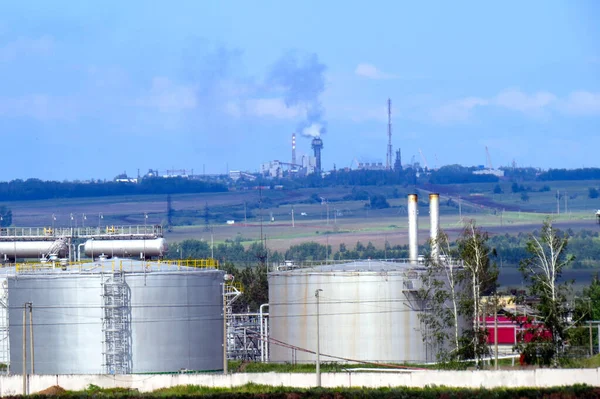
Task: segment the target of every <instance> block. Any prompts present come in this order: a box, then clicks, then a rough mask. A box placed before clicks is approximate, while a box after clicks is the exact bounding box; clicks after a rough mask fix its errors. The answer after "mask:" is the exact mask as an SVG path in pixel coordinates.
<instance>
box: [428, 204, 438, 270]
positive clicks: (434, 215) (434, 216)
mask: <svg viewBox="0 0 600 399" xmlns="http://www.w3.org/2000/svg"><path fill="white" fill-rule="evenodd" d="M429 221H430V225H431V227H430V238H431V258H432V259H433V260H434V261H437V260H438V258H439V256H440V245H439V243H438V233H439V231H440V195H439V194H435V193H432V194H429Z"/></svg>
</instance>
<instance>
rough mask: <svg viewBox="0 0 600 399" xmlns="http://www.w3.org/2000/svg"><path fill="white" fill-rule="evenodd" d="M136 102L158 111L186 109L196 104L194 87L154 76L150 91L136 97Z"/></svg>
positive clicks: (193, 107)
mask: <svg viewBox="0 0 600 399" xmlns="http://www.w3.org/2000/svg"><path fill="white" fill-rule="evenodd" d="M136 103H137V105H139V106H142V107H149V108H157V109H158V110H159V111H160V112H181V111H187V110H192V109H195V108H196V107H197V105H198V102H197V99H196V89H195V88H194V87H191V86H183V85H178V84H175V83H174V82H172V81H171V80H170V79H168V78H165V77H155V78H154V79H153V80H152V88H151V89H150V92H149V93H148V94H147V95H145V96H143V97H140V98H138V100H137V101H136Z"/></svg>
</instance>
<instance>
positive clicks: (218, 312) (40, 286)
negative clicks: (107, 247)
mask: <svg viewBox="0 0 600 399" xmlns="http://www.w3.org/2000/svg"><path fill="white" fill-rule="evenodd" d="M125 262H126V261H123V263H124V264H125ZM127 262H128V263H127V264H126V265H125V266H124V267H123V270H124V271H125V272H124V273H122V274H121V273H120V272H119V266H118V264H119V261H115V262H113V261H109V260H104V261H102V262H94V263H86V264H83V266H82V267H84V268H85V269H75V268H69V269H67V270H61V269H60V268H57V269H48V270H45V271H43V272H41V273H38V272H30V273H19V274H14V273H13V274H12V275H10V274H9V275H8V276H7V277H6V279H7V287H8V288H7V292H8V301H9V303H10V304H11V305H10V308H9V337H10V340H9V341H10V367H11V371H12V372H14V373H20V372H21V370H22V367H23V366H22V344H23V341H22V338H23V334H22V324H23V322H22V317H23V304H24V303H26V302H31V303H32V305H33V330H34V343H35V348H34V354H35V372H36V374H113V373H115V374H119V373H122V372H125V373H163V372H165V373H169V372H179V371H181V370H189V371H216V370H222V368H223V350H222V345H221V344H222V342H223V297H222V283H223V276H224V274H225V273H224V272H223V271H220V270H216V269H199V268H188V267H180V266H167V265H165V264H164V263H162V264H159V263H158V262H141V261H127ZM13 270H14V268H13ZM113 270H114V271H115V273H117V274H113ZM110 287H112V288H115V287H117V288H118V289H114V290H112V291H111V289H110ZM28 317H29V316H28ZM28 331H29V327H28ZM28 334H29V332H27V335H28ZM108 355H113V356H114V357H112V358H111V357H108ZM30 356H31V354H30V353H29V342H28V343H27V362H28V363H29V360H30ZM119 358H120V359H121V361H122V363H118V362H116V360H114V359H119ZM113 361H114V363H113ZM27 367H28V370H29V367H30V366H29V364H28V365H27Z"/></svg>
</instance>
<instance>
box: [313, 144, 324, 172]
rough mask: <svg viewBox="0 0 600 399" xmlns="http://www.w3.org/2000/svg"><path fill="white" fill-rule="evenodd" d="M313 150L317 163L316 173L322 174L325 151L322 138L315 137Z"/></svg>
mask: <svg viewBox="0 0 600 399" xmlns="http://www.w3.org/2000/svg"><path fill="white" fill-rule="evenodd" d="M312 149H313V150H314V152H315V159H316V162H317V165H316V169H315V172H316V173H317V174H320V173H321V150H322V149H323V140H321V138H320V137H315V138H314V139H312Z"/></svg>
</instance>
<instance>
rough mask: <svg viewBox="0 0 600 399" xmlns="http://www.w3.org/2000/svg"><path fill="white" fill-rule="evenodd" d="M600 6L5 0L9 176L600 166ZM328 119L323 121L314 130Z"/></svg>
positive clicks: (1, 81)
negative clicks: (391, 159) (308, 165)
mask: <svg viewBox="0 0 600 399" xmlns="http://www.w3.org/2000/svg"><path fill="white" fill-rule="evenodd" d="M599 18H600V3H598V2H596V1H593V0H590V1H553V0H549V1H528V2H518V1H507V2H498V3H493V4H492V3H491V2H481V1H457V2H446V1H431V2H408V1H389V2H388V1H373V2H364V1H241V0H240V1H171V2H166V1H133V0H132V1H126V2H123V1H102V2H75V1H70V0H69V1H60V0H56V1H53V2H45V1H31V2H27V3H25V2H3V3H2V5H0V134H1V135H2V138H3V140H2V143H3V146H2V149H3V151H2V164H3V167H2V168H0V180H11V179H15V178H29V177H36V178H41V179H53V180H64V179H89V178H108V179H110V178H112V177H114V176H115V175H116V174H118V173H121V172H123V171H127V172H128V173H129V174H130V175H135V174H137V170H138V168H139V169H140V170H141V171H142V172H145V171H146V170H147V169H149V168H153V169H159V170H166V169H171V168H176V169H183V168H185V169H194V171H195V172H200V171H201V170H202V169H203V168H204V169H205V171H206V173H223V172H225V171H226V170H227V168H229V169H241V170H249V171H254V170H257V169H258V168H259V165H260V164H261V163H262V162H266V161H269V160H274V159H279V160H282V161H289V160H290V159H291V134H292V133H293V132H296V133H297V134H298V139H297V140H298V154H299V156H300V155H301V154H303V153H304V154H308V153H310V138H309V137H303V133H307V134H309V133H311V132H313V133H314V132H315V131H321V132H322V138H323V142H324V150H323V164H324V167H325V168H327V169H329V168H332V167H333V165H334V164H335V165H336V166H337V167H338V168H342V167H346V166H350V164H351V163H352V161H353V160H354V159H357V160H359V161H368V162H377V161H379V162H385V151H386V144H387V135H386V131H387V126H386V123H387V114H386V101H387V98H388V97H390V98H391V99H392V104H393V117H392V122H393V146H394V148H398V147H400V148H401V149H402V154H403V158H404V161H409V160H410V159H411V158H412V157H413V156H415V159H416V160H420V156H419V150H421V151H422V153H423V154H424V155H425V157H426V158H427V161H428V164H429V166H430V167H433V166H441V165H444V164H453V163H461V164H465V165H477V164H484V163H485V146H488V148H489V150H490V153H491V157H492V162H493V165H494V166H502V165H509V164H510V163H512V161H513V160H514V161H515V162H516V163H517V165H521V166H539V167H542V168H548V167H568V168H575V167H582V166H587V167H592V166H593V167H598V166H600V165H599V163H598V151H599V149H600V134H599V133H600V132H599V126H600V25H599V24H598V23H597V20H598V19H599ZM311 126H312V128H311Z"/></svg>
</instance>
